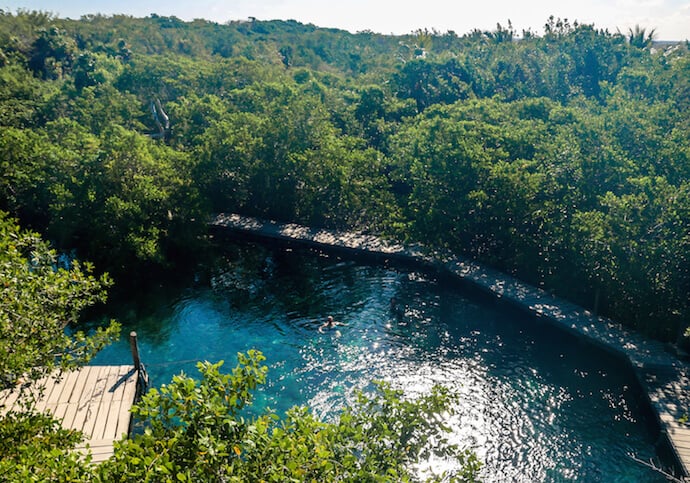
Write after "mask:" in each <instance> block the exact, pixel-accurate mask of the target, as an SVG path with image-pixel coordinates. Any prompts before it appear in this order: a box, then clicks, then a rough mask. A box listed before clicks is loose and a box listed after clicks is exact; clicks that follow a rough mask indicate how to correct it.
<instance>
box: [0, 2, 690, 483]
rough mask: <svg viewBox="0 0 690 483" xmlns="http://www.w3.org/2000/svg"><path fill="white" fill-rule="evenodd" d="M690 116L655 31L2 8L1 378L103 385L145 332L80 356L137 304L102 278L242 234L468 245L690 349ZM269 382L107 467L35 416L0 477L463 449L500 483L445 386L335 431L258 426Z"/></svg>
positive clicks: (240, 380) (254, 361)
mask: <svg viewBox="0 0 690 483" xmlns="http://www.w3.org/2000/svg"><path fill="white" fill-rule="evenodd" d="M689 108H690V55H689V54H688V45H687V42H686V43H676V44H670V43H664V44H660V43H654V42H653V39H652V35H651V34H650V33H649V32H647V31H645V29H640V28H637V29H635V30H634V31H630V32H628V33H614V34H612V33H609V32H607V31H601V30H598V29H596V28H595V27H594V26H592V25H581V24H577V23H572V24H571V23H570V22H568V21H567V20H560V19H555V18H553V17H552V18H549V19H548V20H547V23H546V26H545V33H544V35H543V36H538V35H536V34H534V33H533V32H531V31H523V32H521V34H520V35H519V36H518V33H517V32H515V31H514V29H513V28H512V26H510V24H508V27H504V26H501V25H500V24H499V25H497V28H496V30H494V31H490V32H483V31H478V30H477V31H473V32H470V33H467V34H464V35H458V34H456V33H454V32H446V33H439V32H429V31H421V30H420V31H417V32H414V33H412V34H410V35H406V36H400V37H394V36H385V35H380V34H375V33H373V32H360V33H357V34H351V33H348V32H344V31H339V30H334V29H321V28H317V27H315V26H313V25H303V24H300V23H298V22H295V21H271V22H262V21H257V20H255V19H249V20H248V21H242V22H230V23H228V24H225V25H219V24H216V23H212V22H207V21H203V20H195V21H193V22H183V21H181V20H179V19H177V18H174V17H160V16H157V15H151V16H150V17H148V18H143V19H137V18H132V17H128V16H113V17H104V16H98V15H95V16H86V17H83V18H82V19H80V20H67V19H59V18H55V17H53V16H52V15H50V14H47V13H42V12H29V11H19V12H17V13H10V12H6V11H2V10H0V174H1V175H2V176H1V177H0V235H1V236H2V238H1V239H0V245H1V246H2V247H3V250H2V253H0V263H2V266H3V269H2V272H0V283H1V284H2V285H0V288H1V293H0V295H1V296H2V297H3V298H2V300H3V303H2V304H1V305H0V335H1V336H2V337H0V345H2V346H3V347H4V350H5V353H6V354H8V355H9V357H7V358H5V359H3V361H2V367H3V371H2V374H1V375H0V376H1V378H0V383H2V385H3V387H4V386H8V385H9V386H11V385H13V384H15V383H16V382H17V380H18V379H21V378H22V377H29V378H30V379H36V378H38V377H39V376H40V375H41V374H39V373H36V374H33V373H30V372H29V373H27V372H26V371H29V369H32V368H37V367H42V368H43V369H42V370H43V371H48V370H50V369H51V368H52V365H54V364H60V365H62V366H64V367H69V366H70V365H73V364H78V363H83V362H84V361H85V360H88V357H90V355H91V354H92V353H93V352H95V351H96V350H97V349H98V347H100V346H101V345H102V344H103V343H105V342H106V341H107V340H108V339H109V338H112V337H114V336H115V335H116V334H117V330H118V326H117V324H115V323H113V324H112V325H111V326H110V327H109V328H107V329H103V330H101V331H99V332H97V333H95V334H93V335H91V336H86V335H84V334H79V333H76V334H75V335H73V336H71V337H68V336H66V333H65V332H64V328H65V326H67V325H68V324H70V323H71V322H74V321H75V320H76V319H77V317H78V314H79V312H80V310H81V309H82V308H84V307H86V306H88V305H90V304H92V303H95V302H97V301H98V300H100V299H102V298H103V297H104V292H105V288H106V287H107V286H109V285H110V279H109V278H108V277H107V276H96V275H94V271H93V269H92V266H91V265H88V264H79V263H74V262H73V261H74V259H75V257H76V258H77V259H81V260H91V261H93V262H95V266H96V267H97V268H98V270H99V271H103V272H105V271H108V272H110V273H111V274H112V276H113V278H114V279H115V283H122V282H123V280H124V277H127V276H128V278H129V279H130V280H131V279H136V278H138V277H140V276H142V277H143V276H144V275H143V274H145V273H151V272H155V269H157V268H170V267H173V266H175V265H176V264H177V263H179V260H180V259H181V258H182V257H183V256H184V257H185V258H188V257H189V256H190V254H194V253H197V252H198V251H199V250H198V248H199V246H200V244H203V243H204V240H205V236H206V229H207V226H206V222H207V220H208V219H209V216H210V215H211V214H212V213H214V212H219V211H228V212H238V213H242V214H247V215H253V216H259V217H268V218H273V219H277V220H281V221H295V222H299V223H303V224H309V225H316V226H325V227H331V228H338V229H353V230H363V231H368V232H374V233H378V234H382V235H385V236H390V237H395V238H398V239H401V240H404V241H408V242H421V243H423V244H425V245H426V246H428V247H429V248H430V249H444V250H451V251H453V252H455V253H457V254H460V255H464V256H468V257H472V258H474V259H477V260H480V261H482V262H484V263H487V264H490V265H492V266H494V267H497V268H499V269H501V270H504V271H506V272H509V273H512V274H514V275H516V276H518V277H520V278H522V279H524V280H527V281H529V282H531V283H533V284H535V285H537V286H540V287H543V288H545V289H547V290H550V291H553V292H555V293H558V294H559V295H561V296H563V297H566V298H569V299H571V300H574V301H576V302H579V303H581V304H583V305H585V306H587V307H589V308H591V309H593V310H595V311H597V312H599V313H602V314H604V315H608V316H610V317H612V318H614V319H616V320H619V321H621V322H623V323H626V324H628V325H630V326H632V327H636V328H638V329H640V330H643V331H644V332H646V333H647V334H649V335H652V336H654V337H657V338H660V339H663V340H671V341H676V340H677V339H678V337H679V335H680V334H681V333H682V331H683V330H684V329H685V327H686V325H687V324H688V320H689V319H688V315H689V313H690V310H689V309H690V297H688V293H690V138H689V136H688V132H690V116H688V112H689ZM15 219H16V220H18V222H16V221H14V220H15ZM17 223H19V224H20V225H21V226H22V227H24V229H31V230H34V231H35V232H37V233H40V235H38V234H36V233H34V232H30V231H25V230H24V229H22V228H20V227H19V225H18V224H17ZM43 239H47V240H50V242H51V244H52V245H53V246H54V247H56V248H57V249H58V251H59V252H55V251H52V250H51V249H50V248H49V246H48V244H47V243H45V242H44V241H43ZM58 253H67V254H69V256H67V257H65V258H64V259H61V257H60V256H59V255H58ZM70 260H71V261H72V262H70ZM132 273H135V274H137V275H136V276H135V277H132V276H131V274H132ZM128 274H129V275H128ZM37 332H40V338H36V333H37ZM8 334H9V335H11V337H9V336H7V335H8ZM16 337H21V338H22V339H21V341H22V342H17V341H16ZM24 341H33V342H35V344H34V343H33V342H31V343H29V342H26V343H25V342H24ZM20 346H21V347H22V348H23V349H26V350H21V351H19V350H17V348H18V347H20ZM262 360H263V357H262V356H261V354H260V353H256V352H251V353H249V354H248V355H240V360H239V365H238V366H237V367H236V368H235V370H233V371H232V373H231V374H222V373H221V372H220V371H219V368H220V365H219V364H217V365H211V364H202V365H200V367H199V369H200V371H201V378H200V380H198V381H195V380H193V379H191V378H187V377H185V376H179V377H177V378H175V379H174V380H173V381H172V382H171V383H170V384H169V385H167V386H164V387H163V388H161V389H160V391H153V392H151V393H150V394H149V395H148V396H147V397H146V398H145V399H144V400H143V401H142V402H141V403H140V404H139V406H137V408H136V409H135V411H136V412H137V414H138V415H139V417H140V418H142V419H143V420H146V421H148V430H147V431H146V432H145V433H144V434H142V435H139V436H138V437H135V438H133V439H131V440H128V441H126V442H123V443H122V444H121V445H120V446H119V447H118V448H117V450H116V456H115V458H113V459H112V460H111V461H110V462H109V463H107V464H104V465H101V466H99V467H98V468H95V467H92V466H88V465H84V464H82V463H81V462H80V461H79V459H78V457H77V456H76V455H75V454H73V453H68V452H65V451H63V450H64V449H66V448H69V447H70V446H71V445H74V444H75V443H76V442H77V441H78V439H79V436H78V435H75V434H71V433H69V432H67V431H64V430H60V429H59V428H58V426H57V423H56V422H55V421H53V420H51V419H50V418H47V417H45V416H38V415H36V414H35V413H32V412H31V411H30V409H31V401H30V400H29V401H27V403H26V404H27V409H29V411H28V412H19V413H12V414H10V415H9V416H5V417H3V419H2V424H0V433H1V434H0V436H2V437H0V449H1V450H2V451H0V455H2V458H0V470H2V471H0V473H2V474H3V475H6V476H7V475H9V476H8V477H9V478H10V479H12V478H14V479H15V480H16V481H32V480H33V481H99V480H103V481H144V480H147V479H148V480H151V481H172V480H173V479H176V480H177V481H219V480H223V481H234V480H233V479H232V478H234V477H237V478H239V480H238V481H242V480H243V479H244V480H245V481H246V480H256V479H258V478H263V479H265V480H271V481H276V480H280V481H288V480H289V481H304V480H305V479H309V478H313V479H314V480H316V481H334V480H338V481H408V480H414V479H415V478H416V476H415V475H414V474H412V473H410V472H409V463H414V462H415V461H418V460H419V459H420V457H421V458H423V457H424V455H425V453H426V452H427V451H429V447H428V444H427V443H429V442H430V441H435V442H437V443H439V446H437V447H436V448H435V450H436V451H438V452H440V453H442V454H444V455H446V456H453V457H456V458H458V460H459V461H460V463H461V466H460V468H461V469H460V470H459V471H458V472H457V474H455V475H453V476H454V477H455V478H456V479H457V480H460V481H472V480H473V479H474V478H476V475H477V470H478V464H477V462H476V460H475V459H474V457H473V456H472V455H471V454H469V453H465V452H462V451H460V450H458V449H457V448H453V447H447V446H444V445H443V443H444V440H443V429H444V428H443V427H439V426H438V425H434V424H427V422H428V421H434V420H435V419H434V417H433V415H434V414H439V413H441V412H443V411H446V410H447V409H448V407H449V405H450V402H451V400H452V397H451V395H450V394H447V393H446V392H444V391H443V390H442V389H441V388H436V389H434V392H433V393H432V394H430V395H428V396H426V397H424V398H422V399H420V400H418V401H407V400H405V399H403V398H402V397H401V394H400V393H398V392H396V391H393V390H392V389H390V388H389V387H386V386H385V385H384V386H380V387H379V390H378V392H377V393H375V394H373V395H369V396H366V395H361V397H360V399H359V400H358V402H357V404H356V405H355V406H354V407H353V408H345V409H344V410H343V412H342V414H341V415H340V418H339V419H338V420H337V421H336V422H335V423H323V422H319V421H316V420H314V419H313V417H312V416H311V415H310V414H309V413H308V412H307V411H306V410H303V409H297V408H296V409H295V410H293V411H292V412H291V413H289V414H288V415H286V417H285V418H283V419H277V418H276V417H275V416H273V415H270V414H269V415H264V416H260V417H258V418H255V419H245V417H244V413H243V412H242V409H243V408H244V407H245V406H246V405H248V404H250V403H251V397H252V396H251V395H252V392H253V391H254V390H255V389H256V387H257V386H258V385H260V384H261V383H262V381H263V378H264V374H265V367H263V366H262V365H261V361H262ZM39 372H40V371H39ZM230 402H232V403H230ZM422 416H428V417H422ZM446 476H448V475H446ZM148 480H147V481H148Z"/></svg>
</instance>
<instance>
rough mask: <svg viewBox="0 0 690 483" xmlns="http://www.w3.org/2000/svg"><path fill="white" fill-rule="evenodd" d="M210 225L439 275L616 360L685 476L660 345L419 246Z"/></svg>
mask: <svg viewBox="0 0 690 483" xmlns="http://www.w3.org/2000/svg"><path fill="white" fill-rule="evenodd" d="M211 226H212V227H213V228H215V229H217V230H220V231H221V232H224V233H235V234H239V235H242V236H248V237H250V238H262V239H271V240H276V241H280V242H283V243H288V244H301V245H304V246H307V247H312V248H317V249H323V250H333V249H335V250H338V251H341V252H352V253H358V254H370V255H372V256H374V257H376V258H381V257H384V258H388V259H391V260H401V261H406V262H413V263H415V264H419V265H421V266H423V267H427V268H430V269H433V270H438V271H443V272H445V273H449V274H451V275H453V276H455V277H457V278H459V279H461V280H464V281H467V282H468V283H470V284H472V285H473V286H475V287H477V288H479V289H481V290H483V291H485V292H487V293H489V294H491V295H492V296H494V297H497V298H499V299H501V300H503V301H506V302H508V303H510V304H513V305H515V306H516V307H518V308H520V309H521V310H525V311H527V312H529V313H531V314H533V315H535V316H537V317H540V318H543V319H545V320H548V321H549V322H551V323H553V324H554V325H556V326H558V327H561V328H562V329H564V330H566V331H569V332H571V333H573V334H575V335H577V336H578V337H581V338H583V339H586V340H587V341H589V342H591V343H593V344H595V345H597V346H599V347H601V348H603V349H605V350H607V351H610V352H612V353H614V354H616V355H618V356H620V357H621V358H622V359H624V360H625V361H627V362H628V363H629V364H630V366H631V367H632V370H633V372H634V374H635V376H636V378H637V380H638V382H639V383H640V386H641V388H642V390H643V391H644V392H645V394H646V395H647V400H648V402H649V404H650V407H651V408H652V410H653V412H654V414H655V415H656V417H657V422H658V424H659V427H660V429H661V432H662V434H663V435H664V436H665V437H666V438H667V441H668V443H669V446H670V448H671V450H672V452H673V454H674V456H675V458H676V463H677V465H678V469H679V470H680V471H681V472H682V477H683V478H687V477H688V476H690V424H687V423H684V422H682V421H683V417H684V416H686V415H687V414H688V412H689V411H690V394H689V393H690V391H689V389H690V368H689V367H688V365H687V364H685V363H684V362H683V361H681V360H679V359H678V358H677V357H675V356H674V355H673V354H671V353H669V352H668V351H667V350H666V349H665V347H664V345H663V344H662V343H660V342H658V341H654V340H651V339H647V338H644V337H642V336H640V334H637V333H635V332H632V331H629V330H627V329H625V328H624V327H623V326H622V325H621V324H618V323H616V322H614V321H611V320H609V319H606V318H603V317H597V316H596V315H594V314H592V313H590V312H589V311H587V310H585V309H584V308H583V307H580V306H577V305H575V304H572V303H570V302H568V301H566V300H564V299H561V298H558V297H555V296H554V295H551V294H549V293H547V292H545V291H544V290H541V289H538V288H536V287H533V286H531V285H528V284H526V283H523V282H521V281H520V280H517V279H515V278H513V277H511V276H509V275H507V274H504V273H501V272H498V271H496V270H492V269H489V268H486V267H483V266H481V265H480V264H478V263H476V262H473V261H471V260H466V259H462V258H460V257H457V256H455V255H453V254H449V253H438V252H437V253H431V254H430V253H428V252H427V251H425V250H424V249H423V248H422V247H405V246H402V245H400V244H396V243H390V242H387V241H386V240H382V239H380V238H378V237H376V236H373V235H365V234H355V233H341V232H335V231H331V230H321V229H313V228H309V227H305V226H301V225H296V224H280V223H276V222H272V221H264V220H258V219H255V218H249V217H244V216H240V215H236V214H219V215H218V216H216V217H215V219H214V220H212V221H211ZM687 481H690V479H688V480H687Z"/></svg>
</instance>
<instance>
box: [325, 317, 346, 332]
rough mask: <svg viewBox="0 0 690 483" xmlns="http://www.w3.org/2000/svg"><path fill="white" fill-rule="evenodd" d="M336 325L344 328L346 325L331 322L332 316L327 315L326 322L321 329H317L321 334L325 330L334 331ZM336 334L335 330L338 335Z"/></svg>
mask: <svg viewBox="0 0 690 483" xmlns="http://www.w3.org/2000/svg"><path fill="white" fill-rule="evenodd" d="M338 325H343V326H344V325H347V324H343V323H342V322H337V321H335V320H333V316H331V315H329V316H328V317H327V318H326V322H324V323H323V325H322V326H321V327H319V332H321V333H322V334H323V333H324V332H325V331H326V330H330V329H334V328H335V327H336V326H338ZM338 332H339V331H337V330H336V333H338Z"/></svg>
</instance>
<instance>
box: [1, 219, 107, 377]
mask: <svg viewBox="0 0 690 483" xmlns="http://www.w3.org/2000/svg"><path fill="white" fill-rule="evenodd" d="M0 248H1V249H0V261H1V263H2V265H1V267H2V268H1V270H0V302H1V303H0V350H1V351H2V354H3V357H2V359H1V360H0V385H2V387H12V386H14V385H15V384H16V383H17V382H18V381H24V382H27V383H30V382H32V381H35V380H36V379H38V378H40V377H42V376H44V375H46V374H49V373H51V372H52V371H53V369H55V368H56V367H60V368H63V369H66V368H70V367H74V365H75V364H84V363H86V362H88V361H89V359H90V358H91V357H93V355H95V353H96V352H97V351H98V350H99V349H100V348H101V347H103V345H104V344H105V343H107V342H108V341H110V340H111V339H112V338H113V337H114V336H116V335H117V332H118V326H117V324H112V325H111V326H110V327H108V328H106V329H98V331H97V332H96V333H95V334H93V335H91V336H87V335H86V334H84V333H83V332H75V333H74V334H71V335H70V334H69V333H68V332H66V329H67V328H68V327H70V326H71V327H74V324H76V322H77V321H78V316H79V313H80V312H81V311H82V310H83V309H84V308H85V307H88V306H91V305H93V304H95V303H97V302H100V301H103V300H104V299H105V296H106V292H105V290H106V287H108V286H109V285H110V280H109V279H108V277H107V276H105V275H104V276H101V277H100V278H96V277H95V276H94V275H93V274H92V272H93V267H92V266H91V265H90V264H88V263H80V262H78V261H77V260H71V261H64V260H59V259H58V256H57V253H56V252H55V251H54V250H51V249H50V248H49V246H48V244H47V243H45V242H44V241H42V240H41V238H40V237H39V236H38V235H37V234H35V233H31V232H28V231H23V230H21V229H20V228H19V227H18V226H17V224H16V223H15V222H14V220H12V219H10V218H9V217H8V216H7V214H5V213H2V212H0Z"/></svg>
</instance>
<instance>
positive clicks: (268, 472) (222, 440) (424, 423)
mask: <svg viewBox="0 0 690 483" xmlns="http://www.w3.org/2000/svg"><path fill="white" fill-rule="evenodd" d="M238 358H239V364H238V365H237V367H235V369H233V371H232V373H231V374H223V373H221V372H220V367H221V365H222V362H219V363H217V364H211V363H208V362H205V363H199V365H198V368H199V372H200V373H201V379H200V380H195V379H193V378H191V377H188V376H185V375H184V374H181V375H179V376H175V377H174V378H173V380H172V382H171V383H170V384H167V385H164V386H162V387H161V388H160V390H156V389H154V390H151V391H150V392H149V393H148V394H147V395H146V396H144V397H143V399H142V401H141V402H140V403H139V404H137V405H135V407H134V408H133V412H134V413H135V414H136V415H137V417H139V418H140V419H142V420H143V421H144V422H145V424H146V426H145V428H146V429H145V430H144V432H143V434H139V435H135V436H134V437H133V438H131V439H129V440H125V441H122V442H121V443H119V444H118V445H117V447H116V450H115V457H114V458H112V459H111V460H110V461H108V462H106V463H104V464H102V465H101V466H100V467H99V470H98V471H99V477H100V479H101V480H103V481H220V480H223V481H228V482H238V483H239V482H245V481H295V482H298V481H299V482H301V481H323V482H328V481H352V482H355V481H357V482H359V481H417V480H418V478H417V476H416V475H415V473H414V472H413V471H412V468H411V465H412V464H414V463H417V462H419V461H420V460H423V459H425V458H427V457H428V456H429V455H431V454H432V453H433V454H436V455H438V456H442V457H446V458H451V459H454V460H455V461H456V462H457V463H458V469H457V470H455V471H454V472H453V474H447V475H445V478H446V479H445V480H443V481H476V479H477V474H478V470H479V463H478V462H477V460H476V458H475V456H474V455H473V454H471V453H470V452H468V451H462V450H459V449H458V448H457V447H455V446H453V445H450V444H448V443H447V441H446V440H445V437H444V435H445V433H446V432H447V431H448V429H447V428H445V427H444V426H443V424H441V423H439V422H438V417H439V415H440V414H442V413H444V412H446V411H449V410H451V409H452V401H453V398H452V396H451V394H449V393H448V391H446V390H444V389H443V388H441V387H435V388H434V389H433V390H432V392H431V393H430V394H428V395H426V396H422V397H420V398H419V399H417V400H407V399H404V398H403V397H402V393H401V392H400V391H396V390H393V389H391V388H390V387H388V386H387V385H385V384H379V385H378V386H377V390H376V392H375V393H374V394H373V395H365V394H364V393H360V394H359V395H358V397H357V400H356V402H355V403H354V405H353V406H351V407H346V408H345V409H343V410H342V412H341V413H340V415H339V416H338V417H337V418H336V419H335V420H334V421H333V422H330V423H329V422H322V421H319V420H317V419H316V418H314V417H313V416H312V415H311V413H310V412H309V411H308V410H307V409H306V408H300V407H295V408H293V409H291V410H290V411H288V413H287V414H286V415H285V417H284V418H279V417H278V416H277V415H275V414H273V413H270V412H269V413H266V414H259V415H252V414H251V412H248V409H249V407H250V406H251V402H252V397H253V396H252V393H253V392H254V391H255V390H256V389H257V388H258V386H260V385H261V384H263V383H264V381H265V375H266V370H267V369H266V367H265V366H263V365H261V362H262V361H263V360H264V357H263V355H262V354H261V353H260V352H257V351H254V350H251V351H249V352H248V353H247V354H238ZM439 477H440V475H439Z"/></svg>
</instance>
